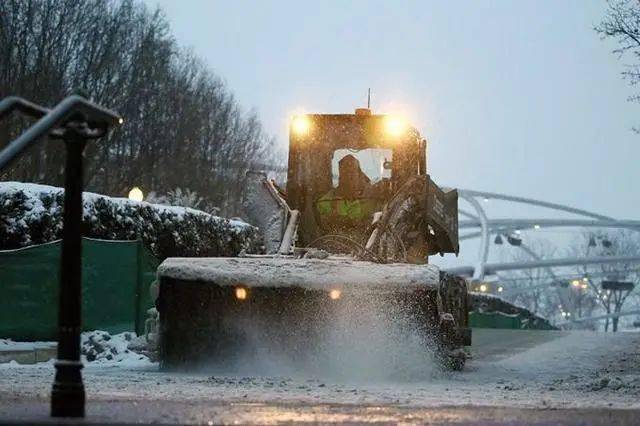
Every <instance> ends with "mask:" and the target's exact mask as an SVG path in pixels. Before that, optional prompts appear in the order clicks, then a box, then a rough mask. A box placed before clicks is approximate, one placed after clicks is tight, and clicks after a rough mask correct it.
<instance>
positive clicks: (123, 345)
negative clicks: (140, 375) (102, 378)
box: [80, 330, 152, 366]
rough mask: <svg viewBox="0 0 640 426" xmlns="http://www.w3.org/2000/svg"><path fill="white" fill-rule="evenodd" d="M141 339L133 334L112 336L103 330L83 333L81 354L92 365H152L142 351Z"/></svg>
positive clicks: (125, 333)
mask: <svg viewBox="0 0 640 426" xmlns="http://www.w3.org/2000/svg"><path fill="white" fill-rule="evenodd" d="M140 339H142V338H141V337H137V336H136V334H135V333H132V332H124V333H119V334H114V335H111V334H109V333H108V332H106V331H102V330H95V331H88V332H84V333H82V335H81V338H80V340H81V345H82V347H81V351H82V352H81V353H82V355H83V357H84V358H85V360H86V361H87V362H90V363H98V364H115V365H127V366H132V365H151V364H152V362H151V360H150V359H149V357H148V356H146V355H145V354H143V353H141V351H140V349H141V348H142V347H144V345H143V344H141V342H140Z"/></svg>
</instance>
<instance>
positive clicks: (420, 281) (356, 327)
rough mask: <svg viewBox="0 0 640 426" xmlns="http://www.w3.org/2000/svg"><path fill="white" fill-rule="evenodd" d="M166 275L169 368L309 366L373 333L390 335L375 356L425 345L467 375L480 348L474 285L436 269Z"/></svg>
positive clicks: (220, 262)
mask: <svg viewBox="0 0 640 426" xmlns="http://www.w3.org/2000/svg"><path fill="white" fill-rule="evenodd" d="M158 276H159V280H160V291H159V297H158V302H157V305H158V310H159V312H160V335H161V337H160V362H161V368H163V369H194V368H196V369H197V368H207V367H216V366H224V368H226V369H227V371H229V370H237V369H241V367H242V365H247V363H255V362H259V361H260V359H264V358H267V357H272V358H274V357H276V358H277V359H279V360H284V361H285V362H286V363H288V364H289V365H292V366H296V365H297V364H300V366H302V364H305V363H309V362H316V361H310V359H312V358H313V359H314V360H317V359H318V357H320V358H322V356H324V355H327V354H330V353H332V352H335V351H336V347H338V346H339V345H341V344H346V345H356V342H355V340H357V339H361V340H363V342H364V344H363V347H366V346H367V340H368V339H373V337H371V336H373V335H376V336H385V337H384V338H380V339H379V340H377V341H376V343H374V342H373V340H371V345H370V346H372V347H371V348H370V349H371V350H375V347H376V346H380V345H385V344H388V345H400V346H402V345H404V343H402V342H405V341H406V342H412V344H413V343H415V342H416V341H419V342H420V343H419V344H420V345H424V351H425V352H428V351H431V352H432V353H433V355H434V356H435V357H437V358H438V360H440V361H442V362H443V364H445V365H446V366H447V367H450V368H453V369H460V368H462V366H463V365H464V359H465V357H464V352H463V351H462V346H463V345H465V344H468V343H470V342H469V338H470V334H469V329H468V328H467V306H466V300H467V297H466V294H467V287H466V282H465V281H464V280H461V279H458V278H454V277H450V276H441V274H440V272H439V270H438V269H437V268H436V267H434V266H430V265H408V264H384V265H383V264H376V263H370V262H362V261H353V260H350V259H345V258H335V259H334V258H330V259H325V260H318V259H292V258H271V257H250V258H198V259H194V258H189V259H186V258H185V259H182V258H169V259H167V260H165V262H163V263H162V265H161V266H160V267H159V269H158ZM336 345H338V346H336ZM394 350H400V351H401V350H402V348H394Z"/></svg>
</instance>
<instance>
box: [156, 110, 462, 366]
mask: <svg viewBox="0 0 640 426" xmlns="http://www.w3.org/2000/svg"><path fill="white" fill-rule="evenodd" d="M426 160H427V158H426V140H425V139H424V138H422V137H421V136H420V134H419V133H418V131H417V130H416V129H415V128H413V127H412V126H410V125H409V123H408V122H406V121H405V120H403V119H402V118H399V117H396V116H391V115H374V114H372V113H371V111H370V110H369V109H364V108H362V109H357V110H356V113H355V114H306V115H298V116H295V117H294V118H293V119H292V121H291V128H290V139H289V163H288V176H287V183H286V188H284V189H283V188H279V187H278V186H277V185H276V184H275V182H273V181H271V180H269V179H267V177H266V176H265V175H264V174H263V173H260V172H249V173H248V174H247V182H248V188H247V192H246V194H247V195H246V202H245V207H246V216H247V218H248V219H249V222H250V223H252V224H254V225H256V226H258V227H259V228H260V229H261V230H262V232H263V241H264V251H265V254H263V255H246V256H244V257H239V258H207V259H184V258H183V259H178V258H169V259H167V260H166V261H165V262H164V263H163V264H162V265H161V266H160V268H159V270H158V275H159V278H160V293H159V299H158V309H159V312H160V318H161V320H160V324H161V326H160V329H161V343H160V351H161V354H160V357H161V365H162V366H163V367H164V368H179V367H188V366H193V365H194V364H199V365H200V364H210V363H213V364H216V365H227V366H229V365H235V366H237V365H238V364H239V363H240V364H242V363H244V362H246V360H247V359H254V360H255V359H258V358H260V357H261V356H265V351H266V352H267V353H269V354H270V355H273V354H274V353H277V354H278V356H281V357H284V358H285V359H287V360H288V362H290V363H294V364H295V363H296V362H302V361H301V359H303V358H305V356H304V355H303V354H305V353H307V352H310V351H311V352H314V353H315V354H316V355H317V354H318V353H322V352H323V351H325V352H326V351H328V350H329V349H328V347H327V346H323V344H324V343H326V342H327V341H329V340H330V339H329V336H331V338H333V337H335V336H336V334H337V333H338V332H340V331H341V330H343V329H344V328H340V327H339V324H348V325H353V324H356V323H358V321H360V322H361V323H362V324H364V325H362V326H363V327H365V325H366V327H371V329H372V330H376V331H379V330H380V329H381V328H384V329H385V330H389V332H390V333H392V334H394V333H395V334H398V335H402V334H405V333H412V335H415V336H419V340H420V339H421V340H420V341H421V342H423V344H424V350H425V351H430V352H431V353H432V354H433V356H434V357H435V358H436V359H437V360H438V361H440V362H441V363H442V364H443V365H445V366H447V367H449V368H452V369H461V368H462V367H463V366H464V362H465V359H466V355H465V352H464V350H463V346H465V345H469V344H470V339H471V334H470V329H469V328H468V305H467V285H466V282H465V281H464V280H463V279H461V278H459V277H454V276H450V275H447V274H445V273H443V272H441V271H439V270H438V268H437V267H435V266H433V265H429V264H428V256H430V255H433V254H444V253H456V254H457V253H458V250H459V247H458V223H457V217H458V211H457V202H458V200H457V197H458V196H457V191H455V190H443V189H441V188H440V187H438V186H437V185H436V184H435V183H434V182H433V181H432V180H431V178H430V176H429V175H428V173H427V167H426V165H427V161H426ZM363 318H367V320H366V321H362V319H363ZM365 323H366V324H365ZM372 324H374V325H372ZM366 327H365V329H366ZM414 340H415V339H414ZM323 342H324V343H323ZM402 350H403V348H402V347H401V346H400V347H398V348H397V351H402Z"/></svg>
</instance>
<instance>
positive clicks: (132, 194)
mask: <svg viewBox="0 0 640 426" xmlns="http://www.w3.org/2000/svg"><path fill="white" fill-rule="evenodd" d="M129 199H130V200H131V201H142V200H144V194H143V193H142V190H141V189H140V188H138V187H137V186H134V187H133V188H131V191H129Z"/></svg>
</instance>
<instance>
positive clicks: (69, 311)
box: [51, 127, 86, 417]
mask: <svg viewBox="0 0 640 426" xmlns="http://www.w3.org/2000/svg"><path fill="white" fill-rule="evenodd" d="M63 139H64V144H65V148H66V152H67V160H66V164H65V180H64V213H63V221H64V222H63V223H64V228H63V230H62V260H61V271H60V293H59V305H58V306H59V308H58V359H57V360H56V363H55V369H56V375H55V379H54V383H53V388H52V391H51V415H52V416H54V417H84V406H85V392H84V384H83V383H82V374H81V372H80V370H81V369H82V361H80V330H81V327H82V230H81V226H82V186H83V185H82V179H83V170H82V157H83V152H84V147H85V144H86V139H85V137H84V136H83V135H81V134H80V133H79V132H78V131H77V130H76V129H74V128H71V127H68V128H67V129H66V130H65V132H64V136H63Z"/></svg>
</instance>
